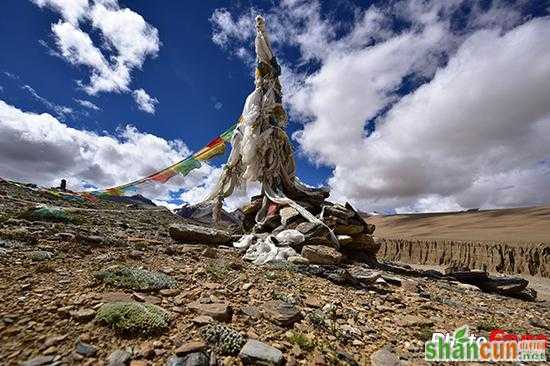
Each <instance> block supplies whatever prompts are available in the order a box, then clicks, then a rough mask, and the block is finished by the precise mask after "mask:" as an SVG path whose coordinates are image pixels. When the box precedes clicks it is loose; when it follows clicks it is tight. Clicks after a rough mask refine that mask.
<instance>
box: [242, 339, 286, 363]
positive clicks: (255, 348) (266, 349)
mask: <svg viewBox="0 0 550 366" xmlns="http://www.w3.org/2000/svg"><path fill="white" fill-rule="evenodd" d="M239 357H240V358H241V359H242V360H243V363H244V364H245V365H282V364H283V353H282V352H281V351H279V350H278V349H277V348H275V347H271V346H270V345H267V344H265V343H262V342H260V341H257V340H255V339H249V340H248V341H247V342H246V344H245V345H244V347H243V348H242V349H241V352H240V353H239Z"/></svg>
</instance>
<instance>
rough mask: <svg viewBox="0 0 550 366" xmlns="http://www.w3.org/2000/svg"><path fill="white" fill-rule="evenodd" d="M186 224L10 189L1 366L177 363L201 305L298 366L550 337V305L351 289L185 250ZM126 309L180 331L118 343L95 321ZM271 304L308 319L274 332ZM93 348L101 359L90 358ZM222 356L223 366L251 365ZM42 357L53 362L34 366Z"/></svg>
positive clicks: (194, 335) (387, 278) (5, 188)
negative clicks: (170, 282)
mask: <svg viewBox="0 0 550 366" xmlns="http://www.w3.org/2000/svg"><path fill="white" fill-rule="evenodd" d="M37 203H41V204H47V205H50V206H61V207H65V211H64V212H66V213H67V214H68V215H70V217H71V221H69V222H55V223H54V222H48V221H30V220H27V219H24V218H21V213H23V212H24V211H25V210H26V209H27V208H29V207H32V206H34V205H35V204H37ZM174 222H179V223H181V222H184V221H183V219H181V218H179V217H177V216H175V215H174V214H172V213H171V212H169V211H168V210H166V209H162V208H161V209H159V208H146V207H139V206H135V205H127V204H125V203H111V202H98V203H89V202H81V201H67V200H63V199H60V198H57V197H52V196H50V195H47V194H43V193H39V192H37V191H33V190H30V189H29V188H28V187H22V186H15V185H13V184H11V183H9V182H0V244H1V245H0V273H1V276H2V281H1V282H0V359H1V360H2V361H1V363H2V364H3V365H18V364H21V363H23V362H25V361H30V362H31V363H28V365H32V364H33V363H32V362H33V361H35V363H34V365H42V364H46V365H80V364H82V365H107V364H109V362H108V358H109V357H110V355H111V354H112V353H113V352H114V351H121V350H123V351H126V352H128V353H129V354H130V355H131V365H134V366H143V365H167V360H168V359H169V357H170V356H172V355H174V354H175V353H176V352H177V349H178V348H179V347H181V346H182V345H188V344H189V342H195V341H196V342H201V341H203V340H204V339H203V338H202V336H201V334H200V331H201V329H202V328H203V327H204V326H205V323H209V322H211V321H213V320H212V319H209V317H208V316H205V314H202V313H201V311H200V310H199V311H197V310H196V308H195V307H194V305H193V304H196V303H197V302H198V303H199V304H218V305H220V306H221V307H225V308H224V309H230V310H231V311H228V313H230V314H231V315H230V316H229V317H228V318H226V319H225V320H224V324H225V325H226V326H228V327H230V328H232V329H234V330H235V331H236V332H238V333H239V334H240V335H241V336H242V337H244V338H254V339H258V340H260V341H262V342H264V343H266V344H268V345H270V346H272V347H275V348H277V349H279V350H281V351H282V353H283V354H284V358H285V362H286V364H287V365H369V364H371V360H372V359H371V357H372V355H373V354H374V353H375V352H377V351H378V350H380V349H383V348H386V349H388V352H390V354H391V355H392V356H393V357H397V358H399V362H400V364H402V365H423V364H426V363H425V362H424V361H423V358H424V353H423V342H424V341H425V340H427V339H428V338H429V337H431V334H432V332H434V331H439V332H449V331H453V330H454V329H456V328H457V327H459V326H462V325H464V324H468V325H470V326H471V328H472V331H473V332H475V333H477V334H485V335H486V334H487V333H488V331H490V330H492V329H494V328H496V327H501V328H504V329H506V330H508V331H513V332H516V333H524V332H529V333H532V334H540V333H548V331H550V328H549V314H550V304H549V303H548V301H544V300H540V301H535V302H527V301H523V300H519V299H515V298H509V297H503V296H499V295H494V294H487V293H482V292H480V291H479V290H477V289H473V288H472V287H471V286H464V285H462V284H460V283H458V282H454V281H449V280H436V279H433V278H430V277H426V276H407V275H402V274H399V273H393V272H391V271H383V272H382V279H381V280H380V281H377V282H376V283H373V284H371V285H368V286H352V285H349V284H346V283H335V282H334V281H331V280H328V279H325V278H321V277H317V276H314V275H311V274H304V273H302V272H299V271H297V270H296V269H295V268H293V266H274V265H265V266H254V265H252V264H250V263H248V262H245V261H243V260H242V259H241V254H239V253H238V252H237V251H236V250H234V249H232V248H229V247H210V246H207V245H186V244H176V243H175V242H173V241H172V239H171V238H170V237H169V235H168V226H169V225H170V224H171V223H174ZM38 252H48V253H51V255H43V253H42V254H38ZM112 265H119V266H120V265H123V266H127V267H131V268H144V269H148V270H153V271H158V272H161V273H164V274H167V275H168V276H170V277H171V278H173V279H174V280H175V281H176V283H177V285H176V287H175V288H174V289H169V290H168V291H164V290H160V291H139V290H133V289H125V288H118V287H115V286H113V285H109V284H106V283H104V282H102V281H99V280H98V279H97V278H96V277H94V274H95V273H96V272H97V271H98V270H101V269H105V268H108V267H110V266H112ZM353 265H354V266H365V265H363V264H353ZM120 300H125V301H138V302H143V303H151V304H157V305H159V306H161V307H162V308H163V309H165V310H166V311H167V312H168V313H169V315H170V322H169V326H168V328H166V329H165V330H164V331H162V332H160V333H158V334H155V335H148V336H145V335H135V334H120V333H117V332H115V331H114V330H113V329H111V328H109V327H107V326H105V325H104V324H101V323H99V322H98V321H96V320H94V315H95V314H96V312H97V310H98V309H99V308H100V307H101V306H102V304H104V303H109V302H113V301H120ZM273 301H283V302H284V303H285V304H288V307H290V308H291V309H294V310H295V311H296V312H297V314H298V316H297V317H296V319H295V320H293V321H292V322H290V323H288V324H284V325H283V324H281V323H277V322H276V321H274V318H273V317H272V316H269V314H268V312H267V310H266V309H268V304H270V303H271V302H273ZM283 315H284V314H283ZM281 316H282V315H281ZM82 344H85V345H86V347H91V349H92V350H93V352H89V353H88V352H82V350H80V351H79V350H78V347H79V346H80V347H81V348H82ZM83 353H85V354H84V355H83ZM214 353H215V357H213V359H214V361H213V364H218V365H241V364H242V361H241V359H239V358H238V357H236V356H229V355H223V354H221V353H218V352H214ZM37 357H42V360H44V359H47V360H48V361H47V362H46V363H36V362H37V361H36V360H37Z"/></svg>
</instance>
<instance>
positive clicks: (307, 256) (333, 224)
mask: <svg viewBox="0 0 550 366" xmlns="http://www.w3.org/2000/svg"><path fill="white" fill-rule="evenodd" d="M324 192H325V193H324V194H323V195H320V197H322V199H319V198H317V200H316V201H314V200H312V199H309V200H308V201H299V202H298V203H299V204H300V205H301V206H303V207H306V208H307V209H308V211H309V212H311V213H312V214H314V215H315V216H316V217H317V218H319V219H320V220H321V221H322V222H323V223H324V225H322V224H319V223H312V222H309V221H307V220H306V219H305V218H303V216H302V215H300V213H299V212H298V211H297V210H296V209H294V208H292V207H290V206H281V205H278V204H275V203H270V204H269V205H268V213H267V217H266V219H265V220H263V222H262V223H261V224H258V223H257V222H256V220H255V217H256V215H257V213H258V211H259V210H260V208H261V206H262V201H263V196H255V197H252V199H251V202H250V203H248V204H246V205H245V206H243V207H241V208H240V209H238V210H236V211H234V212H231V213H227V212H225V211H224V212H223V215H222V216H223V217H225V218H226V219H225V220H224V224H225V225H224V227H223V228H220V227H218V228H214V227H212V226H213V225H211V223H212V219H211V215H208V214H205V213H204V211H205V210H196V212H200V216H199V215H197V216H195V217H194V216H193V215H188V214H186V215H185V216H186V217H187V218H188V219H190V220H192V221H195V222H196V225H195V224H176V225H172V226H171V227H170V235H171V236H172V238H173V239H174V240H176V241H179V242H185V243H197V244H217V245H230V244H231V243H235V246H236V247H237V248H241V249H247V248H248V247H244V248H243V247H242V246H239V245H238V243H239V242H240V241H242V239H243V238H244V237H246V236H254V237H256V238H262V239H264V240H266V239H269V241H270V242H271V243H273V244H274V245H275V246H276V247H277V248H279V249H282V250H283V251H284V250H285V249H292V251H291V252H290V254H288V255H284V256H279V257H277V258H273V259H272V260H269V262H277V261H289V262H293V263H296V264H308V263H310V264H339V263H341V262H345V261H346V260H349V261H362V262H364V261H366V262H373V261H376V253H377V252H378V250H379V249H380V242H379V241H378V240H377V239H376V238H375V237H374V236H373V233H374V230H375V226H374V225H372V224H369V223H367V222H366V221H365V219H364V218H363V217H362V216H361V215H360V214H359V213H358V212H357V211H356V210H355V209H354V208H353V207H352V206H351V205H350V204H349V203H346V204H345V205H342V204H338V203H332V202H329V201H327V200H326V198H328V192H327V191H324ZM207 212H208V211H207ZM209 224H210V225H209ZM331 231H332V234H331ZM333 236H335V237H336V238H337V243H335V242H334V240H333V239H332V238H333ZM245 259H250V258H247V256H246V255H245ZM266 262H268V261H266ZM266 262H262V263H258V264H263V263H266Z"/></svg>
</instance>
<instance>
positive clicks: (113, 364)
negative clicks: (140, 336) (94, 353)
mask: <svg viewBox="0 0 550 366" xmlns="http://www.w3.org/2000/svg"><path fill="white" fill-rule="evenodd" d="M131 358H132V355H131V354H130V353H129V352H126V351H124V350H116V351H114V352H113V353H111V355H110V356H109V363H108V365H109V366H126V365H128V363H129V362H130V359H131Z"/></svg>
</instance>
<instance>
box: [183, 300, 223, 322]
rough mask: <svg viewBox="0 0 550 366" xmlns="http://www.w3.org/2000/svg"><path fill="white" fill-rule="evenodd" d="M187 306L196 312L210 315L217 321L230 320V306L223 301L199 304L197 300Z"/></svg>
mask: <svg viewBox="0 0 550 366" xmlns="http://www.w3.org/2000/svg"><path fill="white" fill-rule="evenodd" d="M187 307H188V308H189V309H191V310H193V311H194V312H196V313H197V314H200V315H206V316H210V317H212V318H213V319H215V320H218V321H224V322H225V321H231V315H232V314H233V309H232V308H231V306H229V305H227V304H224V303H214V304H201V303H199V302H192V303H190V304H189V305H187Z"/></svg>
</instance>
